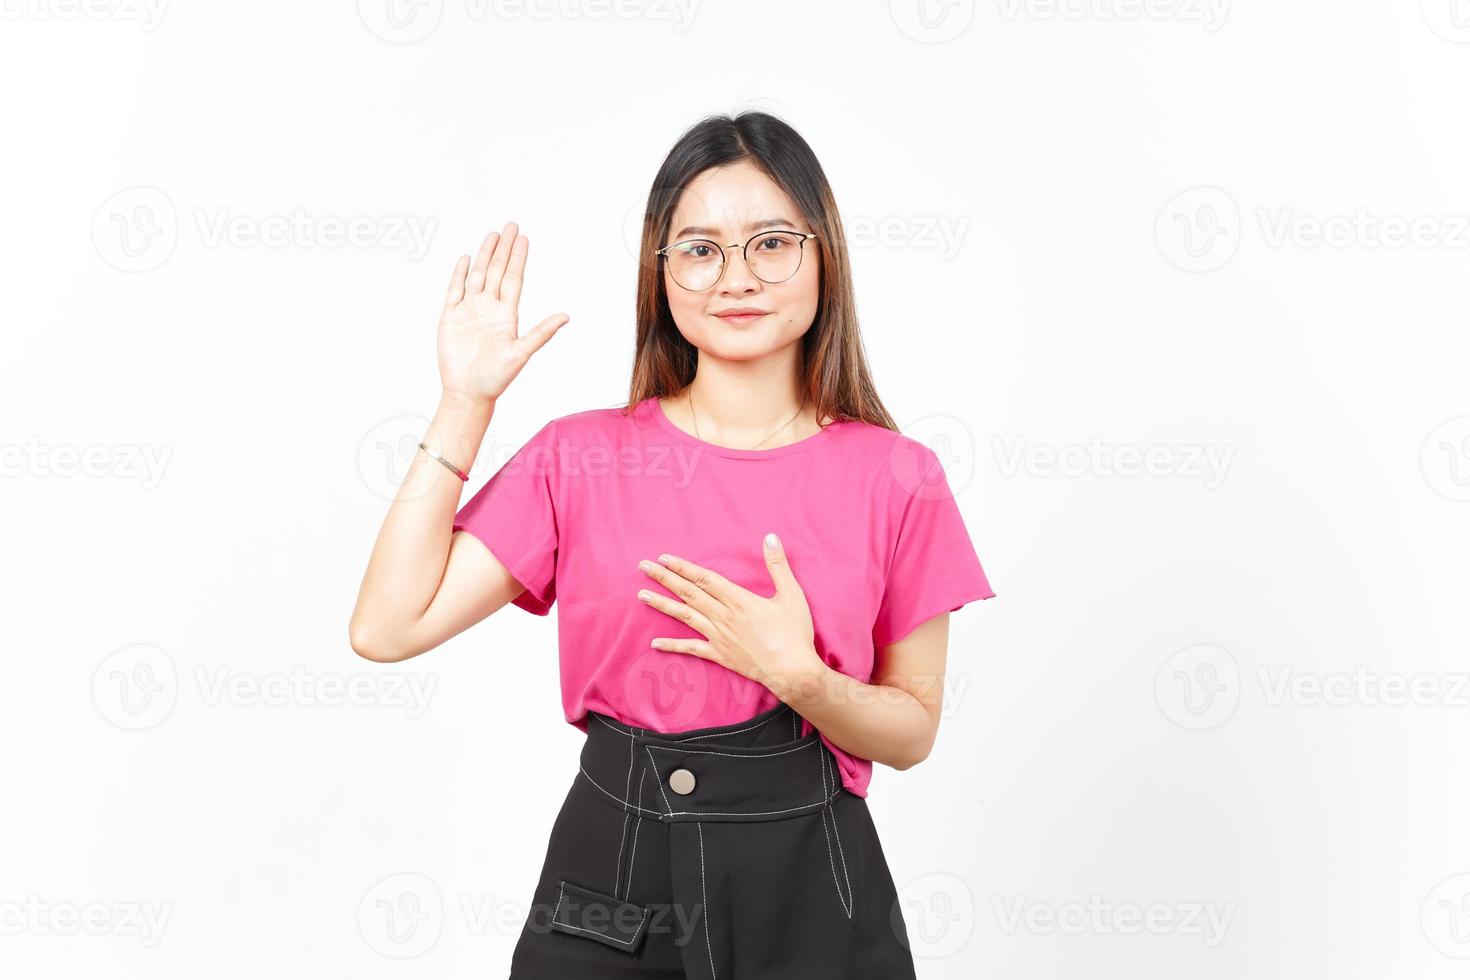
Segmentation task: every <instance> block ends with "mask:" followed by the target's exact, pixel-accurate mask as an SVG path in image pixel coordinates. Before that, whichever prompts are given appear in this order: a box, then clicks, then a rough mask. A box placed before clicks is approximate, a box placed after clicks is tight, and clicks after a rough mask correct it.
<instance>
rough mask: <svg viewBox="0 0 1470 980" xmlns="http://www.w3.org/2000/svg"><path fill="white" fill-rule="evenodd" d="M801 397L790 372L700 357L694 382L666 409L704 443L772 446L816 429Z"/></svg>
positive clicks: (763, 447) (762, 447) (801, 437)
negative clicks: (734, 366) (739, 367)
mask: <svg viewBox="0 0 1470 980" xmlns="http://www.w3.org/2000/svg"><path fill="white" fill-rule="evenodd" d="M803 401H804V396H803V393H802V391H801V388H800V385H799V384H798V379H797V378H796V376H795V374H794V373H791V372H788V371H782V372H780V373H779V374H778V373H776V372H771V371H767V372H759V373H757V372H749V371H731V370H727V369H725V368H724V367H723V366H721V367H714V366H713V365H712V364H711V362H709V361H708V360H707V359H705V358H700V363H699V366H698V367H697V368H696V369H695V373H694V380H693V381H691V382H690V383H689V386H688V387H687V388H686V389H685V390H684V391H682V392H679V393H677V394H675V395H673V396H672V397H671V398H669V399H667V400H666V402H665V408H666V409H671V410H670V411H667V412H666V414H669V415H672V416H673V417H675V418H678V419H679V420H680V422H681V423H682V424H681V427H682V428H684V429H685V431H687V432H689V433H690V434H691V435H695V436H696V437H697V438H699V439H701V440H703V441H705V442H710V443H714V444H715V445H719V446H731V447H744V448H750V447H753V446H756V448H761V449H774V448H775V447H777V446H781V445H784V444H786V443H790V442H795V441H797V440H798V439H804V438H806V437H807V436H810V435H814V434H815V433H816V432H818V431H819V430H820V426H818V425H817V424H816V421H815V419H814V418H813V417H812V416H813V409H812V407H811V406H810V405H806V404H803ZM691 403H692V408H691ZM756 444H759V445H758V446H757V445H756Z"/></svg>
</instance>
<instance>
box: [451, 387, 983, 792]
mask: <svg viewBox="0 0 1470 980" xmlns="http://www.w3.org/2000/svg"><path fill="white" fill-rule="evenodd" d="M461 529H462V530H465V531H469V532H470V533H471V534H473V535H475V537H477V538H479V539H480V540H481V541H483V542H484V543H485V545H486V547H488V548H489V549H490V551H491V553H493V554H494V555H495V557H496V558H498V559H499V560H500V561H501V563H502V564H504V565H505V567H506V568H507V569H509V570H510V572H511V574H512V575H513V576H514V577H515V579H516V581H517V582H519V583H521V584H522V585H524V586H525V587H526V589H525V591H524V592H522V593H521V594H520V595H518V596H517V597H516V598H515V600H514V604H515V605H517V606H520V607H521V608H522V609H525V610H527V611H528V612H531V613H534V614H536V615H538V616H544V615H547V614H548V613H549V612H550V611H551V606H552V604H553V603H555V602H556V601H557V600H558V599H560V609H561V612H560V616H559V622H558V641H559V647H560V655H561V689H562V709H563V711H564V713H565V715H566V720H567V721H568V722H570V723H571V724H573V725H575V726H576V727H578V728H580V729H581V730H583V731H584V732H585V731H586V730H587V725H588V723H589V721H588V718H587V712H588V711H589V710H591V711H597V712H600V713H602V714H605V715H608V716H610V717H612V718H616V719H617V720H619V721H621V722H623V723H624V724H626V725H630V726H635V727H641V728H648V729H650V730H652V731H655V732H673V731H681V730H684V729H688V728H704V727H708V726H712V725H728V724H732V723H734V722H737V721H741V720H744V719H745V718H749V717H751V716H752V715H754V714H757V713H758V712H761V711H764V710H765V709H767V708H771V707H774V706H775V705H776V703H777V698H776V696H775V695H774V694H773V693H771V691H770V689H769V688H767V687H765V686H764V685H762V684H759V683H757V682H755V681H752V680H749V679H748V678H745V677H743V676H741V675H740V674H737V673H735V672H734V671H733V670H729V669H728V668H725V667H721V666H719V665H718V664H715V663H712V662H710V661H707V660H704V659H702V658H700V657H698V656H695V655H693V654H688V653H677V652H669V651H664V650H656V649H654V648H653V647H651V646H649V641H650V640H652V639H653V638H654V637H656V636H668V637H691V638H702V637H701V634H700V633H699V632H698V631H697V630H695V629H693V628H692V627H689V626H686V625H684V624H683V623H682V622H680V621H678V620H676V619H674V618H673V617H672V616H669V615H668V614H666V613H664V612H661V611H659V610H657V609H654V608H653V607H652V606H649V605H647V604H646V603H644V602H643V601H642V600H641V599H639V598H638V596H637V592H638V590H639V589H643V588H647V589H649V590H651V591H653V592H655V593H658V594H663V595H670V596H672V593H669V592H668V591H667V590H666V589H665V588H664V587H663V586H662V585H660V584H659V583H657V582H656V581H654V580H653V579H652V578H650V577H649V576H648V575H646V574H644V573H643V572H641V571H640V570H639V569H638V562H639V560H640V559H644V558H646V559H648V560H650V561H654V562H656V561H657V560H658V556H659V555H660V554H662V553H668V554H672V555H675V556H677V557H679V558H684V559H686V560H688V561H692V562H695V563H697V564H699V565H703V566H704V567H706V568H710V569H713V570H714V571H716V572H719V573H720V574H721V575H723V576H725V577H726V578H727V579H729V580H730V581H732V582H734V583H735V584H737V585H739V586H741V587H743V588H746V589H749V590H750V591H752V592H754V593H756V594H758V595H762V596H770V595H772V594H773V593H774V592H775V587H774V586H773V584H772V582H771V577H770V573H769V571H768V570H767V568H766V563H765V557H764V553H763V551H762V545H761V539H762V538H763V537H764V536H765V534H766V532H768V531H774V532H776V534H777V535H778V536H779V537H780V539H781V543H782V545H783V546H784V548H785V551H786V556H787V559H788V560H789V561H790V564H791V570H792V573H793V575H794V576H795V577H796V580H797V582H798V584H799V585H800V586H801V589H802V591H803V593H804V594H805V595H806V600H807V606H808V607H809V608H810V610H811V615H812V624H813V627H814V631H815V646H816V650H817V653H818V654H819V655H820V656H821V658H822V660H823V661H824V662H825V663H826V664H827V665H828V666H830V667H832V668H833V669H835V670H839V671H841V672H842V673H844V674H848V675H851V676H853V677H856V678H858V679H859V680H861V681H864V682H866V681H868V680H869V678H870V677H871V675H872V671H873V655H874V651H875V648H876V647H877V646H881V645H883V644H887V643H892V642H894V641H896V640H899V639H902V638H903V637H904V636H907V635H908V634H909V633H910V632H912V631H913V630H914V628H915V627H917V626H919V625H920V624H921V623H923V622H925V621H926V620H928V619H930V618H932V617H934V616H937V615H939V614H940V613H943V612H947V611H950V610H955V609H959V608H960V607H961V606H963V605H964V604H965V603H967V602H970V601H972V600H975V599H989V598H991V597H992V596H994V595H995V592H994V591H992V590H991V588H990V583H989V582H988V581H987V580H986V577H985V572H984V571H983V570H982V569H981V567H980V560H979V558H978V557H977V556H976V554H975V550H974V548H973V547H972V545H971V542H970V537H969V535H968V533H967V532H966V529H965V523H964V520H963V519H962V518H961V516H960V511H959V508H958V507H957V506H956V504H955V500H954V497H953V496H952V495H951V493H950V488H949V484H948V482H947V480H946V478H945V474H944V470H943V468H942V466H941V464H940V461H939V458H938V456H937V455H936V454H935V453H934V451H933V450H931V449H930V448H929V447H927V446H925V445H924V444H923V443H921V442H919V441H917V440H915V439H912V438H910V437H908V436H905V435H903V434H901V433H898V432H894V431H892V430H891V429H885V428H883V427H882V426H877V425H870V424H868V423H865V422H852V421H839V422H833V423H831V424H829V425H828V426H827V427H826V428H825V429H823V430H822V431H820V432H818V433H816V434H814V435H811V436H808V437H807V438H805V439H802V440H799V441H797V442H794V443H790V444H788V445H784V446H777V447H775V448H772V449H727V448H725V447H722V446H717V445H714V444H713V443H708V442H704V441H702V440H699V439H696V438H695V437H694V436H692V435H690V434H689V433H687V432H685V431H684V430H683V429H680V428H679V427H678V426H676V425H674V423H673V422H671V421H670V420H669V418H668V416H666V415H665V414H664V411H663V409H662V407H661V406H660V405H659V403H658V399H657V398H654V397H649V398H646V399H644V400H643V401H641V402H639V403H638V405H637V406H636V407H635V409H634V410H633V411H632V412H630V413H628V414H626V415H625V414H624V413H623V411H622V409H621V407H615V408H599V409H590V410H587V411H582V412H575V413H573V414H571V415H564V416H561V417H559V418H555V419H552V420H551V421H550V422H548V423H546V424H545V425H544V426H542V427H541V429H540V430H539V431H538V432H537V433H536V434H535V435H534V436H532V438H531V439H530V440H529V441H528V442H527V443H526V444H525V445H523V446H521V448H520V449H519V450H518V451H517V452H516V454H515V455H514V456H512V457H511V458H510V459H508V460H507V461H506V462H505V463H504V465H502V466H501V467H500V469H499V470H497V471H496V473H495V474H494V475H493V476H492V477H491V478H490V480H489V481H488V482H487V483H486V484H485V485H484V486H483V487H481V488H480V489H479V491H478V492H476V493H475V495H474V496H473V497H471V498H470V500H469V501H468V502H466V503H465V504H464V506H463V507H461V508H460V510H459V512H458V513H457V514H456V515H455V518H454V530H456V531H458V530H461ZM810 731H811V725H810V724H809V723H807V722H805V721H803V723H802V726H801V733H800V734H801V735H806V734H808V733H809V732H810ZM824 741H825V737H824ZM827 744H828V746H829V747H830V748H831V749H832V751H833V753H834V754H835V756H836V758H837V760H838V763H839V765H840V767H841V770H842V782H843V784H844V785H845V786H846V787H847V788H848V789H849V790H851V791H852V792H853V793H855V794H857V795H858V796H867V787H868V782H869V779H870V777H871V775H872V762H870V761H869V760H867V759H862V758H859V757H856V756H852V755H849V754H848V753H846V752H844V751H843V750H842V749H839V748H838V747H837V746H835V745H832V744H831V743H830V742H828V743H827Z"/></svg>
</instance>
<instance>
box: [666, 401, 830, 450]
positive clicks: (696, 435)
mask: <svg viewBox="0 0 1470 980" xmlns="http://www.w3.org/2000/svg"><path fill="white" fill-rule="evenodd" d="M684 397H685V398H686V399H688V401H689V417H690V418H691V419H693V420H694V438H696V439H698V438H699V416H698V415H695V414H694V388H693V386H690V387H689V388H687V389H685V392H684ZM805 407H806V399H804V398H803V399H802V402H801V404H800V405H798V406H797V407H796V415H800V414H801V410H802V409H803V408H805ZM796 415H793V416H791V418H789V419H787V420H786V421H785V422H783V423H782V424H781V429H784V428H786V426H788V425H790V424H791V423H792V422H795V421H796ZM781 429H777V430H776V432H780V431H781ZM776 432H772V433H771V436H773V435H775V434H776ZM771 436H766V438H765V439H762V440H761V442H765V441H766V440H768V439H770V438H771ZM701 441H703V440H701ZM761 442H758V443H756V444H755V446H749V447H747V449H746V451H749V450H750V449H754V448H756V446H759V445H760V444H761Z"/></svg>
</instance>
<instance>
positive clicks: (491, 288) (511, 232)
mask: <svg viewBox="0 0 1470 980" xmlns="http://www.w3.org/2000/svg"><path fill="white" fill-rule="evenodd" d="M516 228H517V226H516V223H515V222H514V221H507V222H506V223H505V228H504V229H502V230H501V232H500V241H498V242H496V243H495V252H494V253H493V254H492V255H491V256H490V265H489V267H488V268H487V269H486V270H485V292H487V293H489V294H490V295H491V296H494V297H496V298H499V296H500V277H501V276H503V275H505V266H506V263H508V262H509V261H510V250H511V248H512V247H514V246H515V243H516Z"/></svg>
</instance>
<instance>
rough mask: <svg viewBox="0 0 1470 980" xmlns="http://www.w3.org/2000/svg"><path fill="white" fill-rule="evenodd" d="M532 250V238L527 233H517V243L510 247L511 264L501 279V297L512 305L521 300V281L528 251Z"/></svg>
mask: <svg viewBox="0 0 1470 980" xmlns="http://www.w3.org/2000/svg"><path fill="white" fill-rule="evenodd" d="M530 250H531V240H530V239H529V238H527V237H526V236H525V235H517V236H516V240H515V243H514V244H512V245H511V247H510V264H509V265H507V266H506V267H505V275H504V276H503V277H502V278H501V280H500V298H501V299H503V300H505V301H506V302H507V303H509V304H511V305H512V306H514V305H516V304H517V303H519V302H520V301H521V282H522V281H523V280H524V278H525V273H526V253H527V252H529V251H530Z"/></svg>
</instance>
